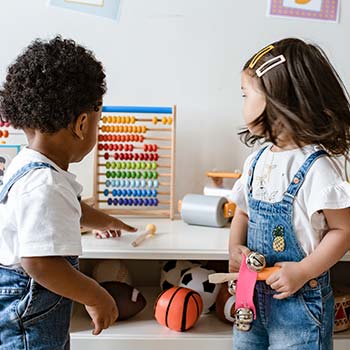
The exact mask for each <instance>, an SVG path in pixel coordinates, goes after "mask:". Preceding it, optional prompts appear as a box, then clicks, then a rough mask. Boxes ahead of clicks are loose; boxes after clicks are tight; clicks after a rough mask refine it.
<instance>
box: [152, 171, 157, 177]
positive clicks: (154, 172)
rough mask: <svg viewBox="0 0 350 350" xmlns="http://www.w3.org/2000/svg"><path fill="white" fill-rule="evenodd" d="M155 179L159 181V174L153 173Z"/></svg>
mask: <svg viewBox="0 0 350 350" xmlns="http://www.w3.org/2000/svg"><path fill="white" fill-rule="evenodd" d="M153 178H154V179H158V173H157V172H156V171H153Z"/></svg>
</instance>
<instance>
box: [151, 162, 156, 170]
mask: <svg viewBox="0 0 350 350" xmlns="http://www.w3.org/2000/svg"><path fill="white" fill-rule="evenodd" d="M152 169H154V170H155V169H157V163H156V162H153V163H152Z"/></svg>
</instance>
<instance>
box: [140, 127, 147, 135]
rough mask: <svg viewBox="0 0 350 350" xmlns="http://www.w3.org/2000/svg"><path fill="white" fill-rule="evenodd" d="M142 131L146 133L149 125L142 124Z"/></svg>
mask: <svg viewBox="0 0 350 350" xmlns="http://www.w3.org/2000/svg"><path fill="white" fill-rule="evenodd" d="M141 132H142V133H143V134H144V133H146V132H147V127H146V126H142V128H141Z"/></svg>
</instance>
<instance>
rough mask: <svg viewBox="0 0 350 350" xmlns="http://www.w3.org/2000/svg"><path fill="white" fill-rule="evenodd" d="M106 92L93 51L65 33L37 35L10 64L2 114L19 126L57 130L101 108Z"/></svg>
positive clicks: (1, 100) (1, 95)
mask: <svg viewBox="0 0 350 350" xmlns="http://www.w3.org/2000/svg"><path fill="white" fill-rule="evenodd" d="M105 92H106V83H105V73H104V72H103V67H102V64H101V62H99V61H97V60H96V58H95V56H94V55H93V53H92V52H91V51H89V50H87V49H85V48H84V47H82V46H80V45H77V44H76V43H75V42H74V41H73V40H68V39H62V38H61V37H60V36H57V37H55V38H54V39H52V40H50V41H48V42H47V41H43V40H40V39H36V40H35V41H34V42H32V44H31V45H30V46H28V47H27V48H26V50H25V51H24V53H22V54H21V55H20V56H18V57H17V59H16V60H15V62H14V63H13V64H12V65H11V66H10V67H9V68H8V73H7V76H6V81H5V83H4V85H3V87H2V88H1V89H0V118H1V119H2V120H4V121H9V122H10V123H11V125H12V126H13V127H15V128H30V129H38V130H40V131H41V132H44V133H55V132H57V131H59V130H60V129H63V128H67V126H68V125H69V124H70V123H71V122H73V121H74V120H75V119H76V118H77V116H78V115H79V114H81V113H83V112H90V111H93V110H98V107H99V106H101V99H102V96H103V95H104V93H105Z"/></svg>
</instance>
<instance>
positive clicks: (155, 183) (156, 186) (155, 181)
mask: <svg viewBox="0 0 350 350" xmlns="http://www.w3.org/2000/svg"><path fill="white" fill-rule="evenodd" d="M153 186H154V188H158V186H159V182H158V180H154V181H153Z"/></svg>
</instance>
